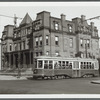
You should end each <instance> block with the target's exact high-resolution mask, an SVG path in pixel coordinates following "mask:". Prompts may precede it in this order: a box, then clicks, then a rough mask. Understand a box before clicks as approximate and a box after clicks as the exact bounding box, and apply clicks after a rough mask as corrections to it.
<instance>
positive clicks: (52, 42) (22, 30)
mask: <svg viewBox="0 0 100 100" xmlns="http://www.w3.org/2000/svg"><path fill="white" fill-rule="evenodd" d="M66 19H67V18H66V16H65V15H64V14H61V16H60V18H56V17H53V16H51V15H50V12H47V11H43V12H40V13H37V16H36V19H35V20H32V19H31V17H30V16H29V15H28V13H27V14H26V15H25V17H24V18H23V20H22V22H21V23H20V25H19V26H18V27H15V26H13V25H6V26H5V27H4V31H3V34H2V42H1V44H2V45H1V50H2V51H1V55H2V65H1V66H2V69H7V68H12V69H14V68H15V69H16V68H18V64H20V68H23V69H24V68H26V69H27V68H32V67H33V63H34V57H36V56H42V55H43V56H52V57H54V56H61V57H81V58H92V59H95V58H98V57H99V36H98V29H97V27H96V26H94V23H93V22H91V23H90V24H89V25H88V23H87V21H86V18H85V16H84V15H81V17H80V18H78V17H77V18H73V19H72V20H71V21H69V20H66Z"/></svg>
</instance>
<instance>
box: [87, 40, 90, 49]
mask: <svg viewBox="0 0 100 100" xmlns="http://www.w3.org/2000/svg"><path fill="white" fill-rule="evenodd" d="M87 47H88V48H90V40H87Z"/></svg>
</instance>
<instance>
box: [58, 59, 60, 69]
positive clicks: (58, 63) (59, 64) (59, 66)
mask: <svg viewBox="0 0 100 100" xmlns="http://www.w3.org/2000/svg"><path fill="white" fill-rule="evenodd" d="M58 68H59V69H61V61H58Z"/></svg>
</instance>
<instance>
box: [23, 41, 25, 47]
mask: <svg viewBox="0 0 100 100" xmlns="http://www.w3.org/2000/svg"><path fill="white" fill-rule="evenodd" d="M23 49H25V41H23Z"/></svg>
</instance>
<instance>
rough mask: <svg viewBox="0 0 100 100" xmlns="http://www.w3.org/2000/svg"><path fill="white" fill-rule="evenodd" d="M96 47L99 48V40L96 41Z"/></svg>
mask: <svg viewBox="0 0 100 100" xmlns="http://www.w3.org/2000/svg"><path fill="white" fill-rule="evenodd" d="M96 49H99V45H98V41H96Z"/></svg>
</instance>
